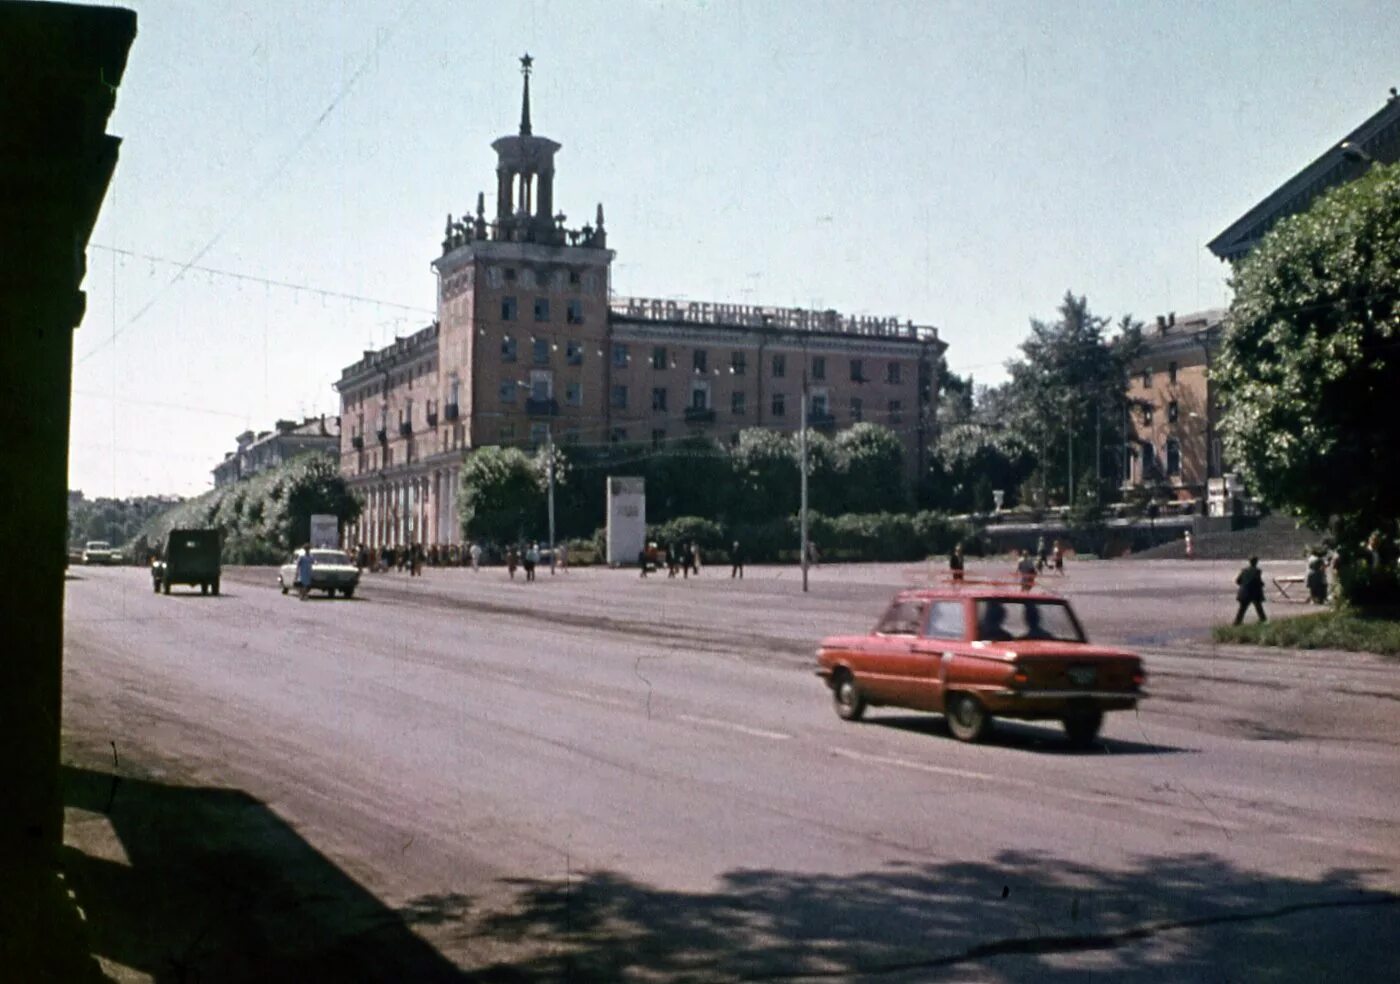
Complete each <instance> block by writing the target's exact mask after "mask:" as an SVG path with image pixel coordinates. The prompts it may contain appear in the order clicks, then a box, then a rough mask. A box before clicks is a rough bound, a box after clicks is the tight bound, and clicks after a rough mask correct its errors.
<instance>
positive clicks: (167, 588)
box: [160, 581, 170, 594]
mask: <svg viewBox="0 0 1400 984" xmlns="http://www.w3.org/2000/svg"><path fill="white" fill-rule="evenodd" d="M160 589H161V590H162V591H163V592H165V593H166V594H170V582H169V581H162V582H161V583H160Z"/></svg>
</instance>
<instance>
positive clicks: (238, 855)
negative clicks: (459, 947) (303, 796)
mask: <svg viewBox="0 0 1400 984" xmlns="http://www.w3.org/2000/svg"><path fill="white" fill-rule="evenodd" d="M63 779H64V786H65V803H66V805H67V806H68V807H70V808H74V807H76V808H78V809H81V810H84V811H87V812H88V813H89V814H100V815H102V816H105V818H106V820H107V821H108V822H109V823H110V825H111V829H112V831H113V832H114V833H115V835H116V841H117V842H119V846H118V845H116V844H112V845H102V844H100V843H99V839H98V838H95V837H94V836H93V835H92V834H91V833H90V831H91V828H92V821H93V820H94V819H95V818H91V817H88V818H84V817H83V815H82V814H74V813H73V812H71V810H70V814H69V818H70V819H69V823H68V828H69V837H68V838H67V840H68V843H69V845H70V846H66V847H65V848H64V856H63V862H62V863H63V868H64V871H65V874H66V878H67V882H68V885H69V886H70V887H71V888H72V889H73V890H74V892H75V894H76V901H77V904H78V905H79V906H81V907H82V909H83V911H84V912H85V913H86V917H87V927H88V935H89V937H90V941H91V946H92V952H93V954H94V956H96V957H99V958H102V959H104V960H106V961H111V962H113V963H115V964H118V965H120V966H122V967H127V968H132V969H134V970H137V971H140V972H142V973H145V974H148V975H151V976H152V977H154V978H155V979H156V980H157V981H206V982H207V981H244V980H249V981H251V980H386V981H388V980H412V981H457V980H463V979H465V975H464V974H462V973H461V972H460V971H459V970H457V969H456V968H455V967H453V966H452V964H450V963H449V962H448V961H447V960H446V959H445V958H444V957H443V956H442V955H441V954H439V953H438V952H437V951H436V950H435V949H433V947H431V946H430V945H429V944H427V943H426V942H424V941H423V940H422V939H420V938H419V937H418V936H416V935H415V934H414V933H413V932H412V930H411V929H409V928H408V926H407V924H406V923H405V921H404V919H403V918H402V917H401V916H399V915H398V914H396V913H395V912H393V911H392V910H391V909H389V908H387V907H386V906H385V905H384V904H383V903H381V902H380V901H379V900H378V899H377V898H375V897H374V896H373V895H371V894H370V893H369V892H368V891H366V890H365V889H364V888H363V887H362V886H360V885H359V884H358V883H357V882H356V881H355V880H354V879H352V878H351V877H350V876H349V875H347V874H346V873H345V872H343V871H342V870H340V868H338V867H337V866H336V865H335V864H333V863H332V862H331V861H330V860H329V859H327V858H326V857H325V856H324V855H322V854H321V853H319V852H318V851H317V850H316V849H315V848H313V847H312V846H311V845H310V844H308V843H307V842H306V841H305V840H303V839H302V838H301V836H300V835H298V834H297V832H296V831H295V830H293V829H292V828H291V827H290V826H289V825H288V824H287V823H286V822H284V821H283V820H282V819H281V818H280V817H278V816H277V814H276V813H274V812H273V811H272V810H270V809H269V808H268V807H267V806H266V805H265V804H263V803H262V802H260V801H259V800H256V799H254V798H253V797H251V796H248V795H247V794H245V793H243V792H240V791H238V790H234V789H219V788H202V787H188V786H177V785H168V784H165V783H161V782H155V781H151V780H148V779H141V778H132V777H129V776H114V775H112V774H110V773H106V772H97V771H92V770H89V769H83V768H74V767H65V768H64V776H63ZM75 817H76V818H77V819H75ZM97 822H99V823H100V821H97ZM85 823H86V827H87V829H88V830H89V834H88V835H86V836H84V835H79V836H77V837H75V836H74V835H73V831H74V828H75V826H82V825H84V824H85ZM75 840H76V841H77V843H79V844H80V845H82V846H83V847H84V848H85V849H86V850H79V849H78V848H77V847H74V846H71V845H72V844H73V843H74V841H75ZM0 976H3V972H2V971H0Z"/></svg>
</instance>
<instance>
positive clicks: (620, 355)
mask: <svg viewBox="0 0 1400 984" xmlns="http://www.w3.org/2000/svg"><path fill="white" fill-rule="evenodd" d="M630 358H631V357H630V356H629V355H628V354H627V346H626V345H625V344H624V343H622V342H613V347H612V364H613V365H615V366H617V367H618V368H619V369H624V368H626V367H627V363H628V361H629V360H630Z"/></svg>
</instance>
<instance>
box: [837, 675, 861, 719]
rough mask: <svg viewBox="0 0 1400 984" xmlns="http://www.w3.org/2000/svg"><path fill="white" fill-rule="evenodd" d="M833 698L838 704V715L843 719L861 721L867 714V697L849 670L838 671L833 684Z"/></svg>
mask: <svg viewBox="0 0 1400 984" xmlns="http://www.w3.org/2000/svg"><path fill="white" fill-rule="evenodd" d="M831 699H832V701H833V702H834V703H835V705H836V716H837V717H839V718H840V719H841V720H842V721H859V720H860V719H861V716H862V715H864V714H865V698H864V697H862V696H861V693H860V688H859V687H857V686H856V679H855V677H853V676H851V674H850V671H849V670H838V671H837V674H836V679H835V680H833V681H832V684H831Z"/></svg>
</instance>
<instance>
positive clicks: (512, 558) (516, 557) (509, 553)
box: [506, 546, 520, 581]
mask: <svg viewBox="0 0 1400 984" xmlns="http://www.w3.org/2000/svg"><path fill="white" fill-rule="evenodd" d="M518 566H520V553H519V551H517V550H516V549H515V547H513V546H510V547H506V570H508V571H509V572H510V579H511V580H512V581H514V580H515V569H516V567H518Z"/></svg>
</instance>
